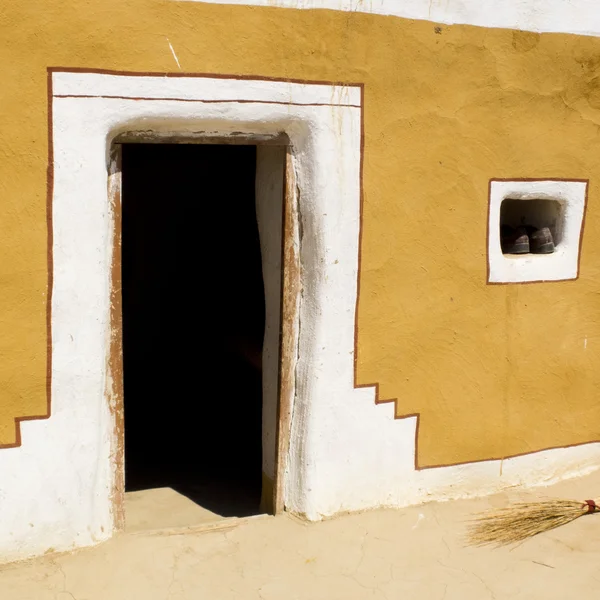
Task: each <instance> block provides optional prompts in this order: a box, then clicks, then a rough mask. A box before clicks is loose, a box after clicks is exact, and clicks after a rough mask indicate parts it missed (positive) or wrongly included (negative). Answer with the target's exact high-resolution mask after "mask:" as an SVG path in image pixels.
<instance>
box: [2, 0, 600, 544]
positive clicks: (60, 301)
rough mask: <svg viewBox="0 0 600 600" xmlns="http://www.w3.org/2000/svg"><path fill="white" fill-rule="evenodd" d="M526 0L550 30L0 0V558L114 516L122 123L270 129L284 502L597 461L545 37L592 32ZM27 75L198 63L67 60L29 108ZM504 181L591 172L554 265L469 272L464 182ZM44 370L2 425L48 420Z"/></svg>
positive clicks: (478, 193) (565, 58) (480, 214)
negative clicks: (290, 187)
mask: <svg viewBox="0 0 600 600" xmlns="http://www.w3.org/2000/svg"><path fill="white" fill-rule="evenodd" d="M405 6H409V5H405ZM448 6H452V5H450V4H449V5H448ZM464 6H465V7H467V4H464ZM473 6H474V5H473ZM503 6H504V5H503ZM507 6H509V7H510V6H513V4H508V5H507ZM515 6H516V4H515ZM519 6H520V7H523V6H525V5H524V4H519ZM544 6H545V10H544V11H541V12H540V13H539V14H542V13H544V15H546V16H548V15H550V16H551V17H552V19H553V22H554V23H559V22H560V23H561V24H562V25H561V26H562V28H563V30H564V31H566V32H567V33H565V34H554V33H545V34H541V35H539V34H538V33H531V32H524V31H510V30H503V29H496V27H497V26H498V25H502V23H499V22H496V21H494V19H493V18H492V16H490V17H489V22H488V21H486V22H485V23H478V24H479V25H482V24H483V25H486V27H483V28H478V27H471V26H467V25H458V24H457V25H448V26H446V25H440V24H439V23H434V22H429V21H408V20H405V19H402V18H396V17H393V18H392V17H387V16H384V15H379V14H367V13H361V12H356V11H354V12H348V11H321V10H315V11H311V10H283V9H280V8H275V7H259V6H241V5H240V6H233V5H217V4H210V3H203V2H180V3H178V2H173V1H170V0H169V1H164V2H163V1H149V0H144V1H142V0H132V2H128V3H125V4H123V3H117V2H114V1H113V0H109V1H108V2H107V3H104V4H102V5H94V6H92V5H77V6H74V5H73V4H72V3H70V2H66V1H63V0H59V1H58V2H55V3H53V4H52V7H49V8H47V9H44V10H40V9H39V7H35V6H33V5H28V4H22V3H12V4H10V5H9V6H7V7H5V10H4V11H3V15H2V16H1V17H0V34H1V35H2V36H3V39H5V40H6V41H7V43H6V44H5V45H4V46H3V47H2V49H0V64H1V65H2V67H3V70H2V76H1V79H2V86H0V102H1V105H2V114H1V115H0V142H1V144H0V147H1V148H2V149H3V153H4V155H5V156H4V159H3V160H2V161H0V186H1V190H2V201H1V202H2V203H1V205H0V210H1V211H2V217H3V218H2V223H3V225H2V232H3V235H2V236H1V237H0V281H1V282H2V285H3V293H2V295H1V297H0V320H1V321H2V323H3V324H4V334H3V337H2V339H1V340H0V357H1V360H0V390H1V391H2V408H1V409H0V442H1V443H2V444H3V445H4V446H5V447H4V448H3V449H0V473H1V475H2V482H1V484H0V499H1V500H2V503H3V511H4V512H3V520H2V522H1V523H0V551H1V553H2V555H4V556H9V555H10V556H27V555H30V554H32V553H37V552H41V551H45V550H47V549H48V548H50V547H52V548H56V549H58V548H60V549H65V548H68V547H71V546H72V545H85V544H90V543H94V542H95V541H98V540H100V539H104V538H105V537H107V536H108V535H110V533H111V531H112V525H113V522H114V521H113V515H112V514H111V501H110V494H111V489H112V478H113V475H114V473H113V472H112V471H111V448H112V447H113V442H114V440H112V439H111V431H112V429H111V427H110V419H111V417H110V413H109V411H108V408H107V406H106V405H105V403H104V396H103V394H104V389H105V386H106V381H104V379H103V376H104V373H105V367H106V364H105V350H106V345H107V343H108V341H107V336H108V332H107V329H106V327H107V323H108V317H109V310H110V307H109V305H108V297H109V296H108V291H109V278H108V268H109V265H110V258H111V257H110V248H111V247H112V246H111V243H110V242H111V240H110V218H111V216H110V214H109V212H108V208H107V206H106V204H105V203H104V202H105V199H106V179H107V171H106V168H107V167H106V165H107V160H106V159H107V157H106V151H107V148H108V143H109V141H110V136H111V135H113V134H116V133H120V132H122V131H127V130H130V129H131V128H132V127H134V128H137V129H139V130H160V131H164V132H178V131H185V132H186V133H189V131H190V130H191V131H195V132H199V131H220V132H221V133H232V132H234V131H251V132H253V133H256V132H258V133H260V132H265V133H270V134H273V133H278V132H279V131H281V130H282V129H283V130H285V131H287V132H288V133H289V135H290V136H291V138H292V140H293V141H294V143H295V159H296V165H297V168H298V185H299V189H300V204H301V219H302V232H303V243H302V244H301V261H302V265H303V285H304V292H303V293H304V295H303V298H302V309H301V341H300V345H299V357H300V361H299V363H298V368H297V371H296V377H297V394H296V403H295V406H294V413H293V419H292V440H294V444H297V446H292V447H291V448H290V455H289V472H288V473H287V475H286V503H287V506H288V508H289V509H291V510H294V511H296V512H299V513H303V514H306V515H307V516H308V517H309V518H311V519H317V518H320V517H321V516H323V515H332V514H335V513H338V512H342V511H346V510H359V509H363V508H369V507H373V506H382V505H389V506H400V505H404V504H410V503H416V502H422V501H424V500H427V499H433V498H435V499H441V498H453V497H459V496H469V495H477V494H484V493H490V492H492V491H494V490H498V489H503V488H505V487H507V486H512V485H520V484H526V485H533V484H539V483H543V482H548V481H551V480H554V479H558V478H563V477H568V476H573V475H576V474H579V473H583V472H586V471H587V470H589V469H592V468H595V466H596V465H597V462H598V458H600V450H599V449H598V444H597V440H599V439H600V427H599V425H598V423H599V422H600V406H599V405H598V403H597V402H596V401H595V400H596V390H597V389H598V386H599V385H600V374H599V373H598V370H597V368H596V365H597V363H598V359H599V358H600V305H599V304H598V302H597V297H598V294H599V293H600V287H599V286H600V284H599V283H598V282H599V281H600V259H599V258H598V257H600V217H599V215H598V209H597V204H598V186H597V181H596V180H597V177H598V175H599V174H600V154H599V153H597V152H595V150H594V149H595V148H596V145H597V130H598V126H599V125H600V113H599V110H600V93H599V87H598V77H600V58H599V57H600V42H599V41H598V40H597V39H595V38H593V37H583V36H580V35H570V34H569V33H568V32H571V31H573V32H576V33H585V31H584V29H585V27H587V26H589V27H592V28H593V23H594V20H593V18H592V16H590V14H588V13H585V12H580V13H577V11H573V13H569V15H568V18H563V17H564V15H563V13H562V12H561V11H560V10H558V8H557V6H558V3H556V4H552V3H548V4H547V5H544ZM561 6H563V5H562V4H561ZM502 11H504V8H502V9H501V10H499V12H500V13H502ZM496 12H498V11H496ZM486 14H488V15H492V14H496V13H493V12H489V11H488V12H487V13H486ZM536 14H537V13H536ZM576 15H577V16H576ZM404 16H409V15H404ZM546 16H544V18H546ZM588 17H589V18H588ZM424 18H426V17H424ZM432 18H433V17H432ZM494 18H495V17H494ZM576 18H577V19H579V20H578V21H577V23H578V26H577V27H575V26H572V25H571V22H572V20H573V19H576ZM569 19H571V20H569ZM449 20H452V22H456V23H460V22H461V21H460V19H458V18H454V17H453V18H452V19H449ZM504 24H505V25H510V26H513V27H520V28H522V29H526V28H530V29H535V26H534V23H533V21H528V22H527V23H525V22H523V23H519V22H514V21H509V22H506V23H504ZM557 27H558V26H557ZM115 32H118V35H115ZM48 66H65V67H75V68H79V69H81V70H83V71H87V70H90V69H104V70H113V71H128V72H129V71H136V72H142V73H149V72H154V73H168V72H175V74H176V75H178V74H183V75H186V74H187V75H189V74H191V73H204V74H206V73H208V74H215V75H216V76H217V77H214V78H213V83H211V85H210V86H208V87H207V86H204V87H202V96H201V98H200V99H201V100H202V102H197V100H198V99H199V98H198V96H197V95H195V94H196V93H197V90H191V89H190V87H189V85H188V84H187V83H185V82H186V81H187V79H186V78H185V77H177V76H169V77H167V76H157V77H147V78H146V77H125V76H114V77H113V76H107V75H102V74H100V73H91V74H89V73H87V74H86V73H79V74H78V73H71V74H70V75H69V77H63V78H62V79H61V80H60V81H56V85H55V86H54V94H55V95H56V97H55V98H54V99H53V101H52V104H51V106H52V108H53V113H50V112H49V104H48V97H47V94H48V79H47V73H46V69H47V67H48ZM226 74H229V76H226ZM231 75H233V77H231ZM238 76H245V77H247V78H248V79H247V80H245V83H244V87H243V97H240V96H239V95H236V94H237V93H238V92H239V85H240V83H239V80H238V79H236V77H238ZM265 78H272V79H274V80H276V82H275V83H274V82H273V81H267V80H265ZM200 79H202V78H200ZM204 79H206V78H204ZM208 79H211V78H210V77H208ZM286 79H295V80H302V81H311V82H314V81H321V82H329V83H325V84H323V85H311V84H308V83H305V84H302V83H296V84H285V83H282V80H286ZM332 82H343V85H340V84H339V83H337V84H335V83H332ZM356 83H358V84H361V85H362V86H364V87H363V89H364V93H363V94H362V95H361V92H360V87H359V86H356V85H354V84H356ZM231 94H233V95H231ZM73 96H76V97H73ZM132 97H135V98H136V100H128V99H127V98H132ZM159 98H162V100H160V102H158V101H157V99H159ZM240 98H241V99H242V100H244V102H240V101H239V100H240ZM222 100H231V102H226V103H223V102H221V101H222ZM266 100H268V102H265V101H266ZM310 104H314V105H318V106H308V105H310ZM250 107H252V109H251V111H250ZM249 111H250V112H249ZM361 119H362V123H361ZM49 126H52V127H53V129H52V131H53V135H54V137H53V138H49V131H50V129H49ZM361 126H362V127H361ZM361 136H362V137H361ZM49 139H50V141H51V146H50V150H51V152H50V155H49V154H48V140H49ZM361 151H362V163H361ZM334 162H335V165H337V166H334V164H333V163H334ZM48 167H50V168H49V169H48V170H47V168H48ZM361 167H362V178H361ZM48 173H50V174H51V175H52V174H53V175H54V188H53V189H51V190H50V191H51V195H50V198H52V199H56V198H57V196H56V194H59V195H60V197H61V198H63V199H66V200H64V201H63V203H62V204H61V203H60V202H59V203H57V204H54V205H53V206H54V208H56V207H59V208H58V209H56V212H53V210H54V209H53V210H47V205H46V201H47V197H48V196H47V191H48V188H47V183H48V181H52V180H51V178H50V179H49V178H48ZM521 178H536V179H567V180H588V181H589V184H588V203H587V208H586V211H585V215H584V218H585V225H584V233H583V238H582V243H581V247H580V249H579V252H580V255H579V257H578V259H579V270H578V278H577V279H573V280H570V281H560V282H559V281H556V282H550V283H540V284H535V285H528V284H523V285H521V284H517V285H487V236H486V231H487V226H488V203H489V194H488V191H489V182H490V180H491V179H515V180H517V179H521ZM361 185H362V187H361ZM361 190H362V195H363V204H362V221H361V213H360V195H361ZM51 216H53V217H54V221H53V222H50V223H49V221H48V217H51ZM75 222H77V223H78V225H76V226H74V223H75ZM48 231H50V232H53V233H54V238H53V239H52V238H51V239H50V247H51V248H52V249H53V252H54V257H53V259H54V271H52V269H51V268H50V267H51V266H52V265H51V264H49V262H48V239H47V234H48ZM359 233H360V236H361V237H360V240H359ZM65 236H66V237H65ZM71 236H75V237H71ZM359 241H360V244H359ZM359 249H360V256H359ZM52 272H53V273H54V281H50V282H49V283H50V285H49V283H48V274H49V273H52ZM81 273H85V276H84V277H83V278H82V275H81ZM84 284H85V285H84ZM323 290H326V291H323ZM52 291H53V292H54V293H53V297H52V304H51V307H52V313H51V316H52V321H51V324H52V326H53V330H52V337H51V338H50V340H49V339H48V328H47V318H48V312H47V309H48V306H49V294H50V292H52ZM357 291H358V292H359V293H357ZM357 301H358V311H357V312H355V308H356V303H357ZM57 325H58V328H57ZM49 341H50V342H51V343H50V344H49ZM48 357H50V358H52V359H53V362H52V365H51V367H52V368H51V370H49V369H48V362H47V360H48ZM50 375H51V377H50ZM50 384H51V391H52V405H51V407H50V408H51V416H50V418H49V419H39V418H38V419H37V420H31V421H28V420H23V421H22V422H21V423H20V427H17V428H15V418H17V419H21V420H22V419H29V418H34V417H47V416H49V413H48V404H47V400H48V396H47V393H46V392H47V386H49V385H50ZM376 399H377V400H378V401H379V402H383V401H386V400H390V401H391V400H394V403H389V404H383V405H381V406H378V405H376V403H375V400H376ZM394 417H397V418H396V419H394ZM19 432H20V434H19ZM157 443H160V441H158V442H157ZM24 474H27V476H25V475H24Z"/></svg>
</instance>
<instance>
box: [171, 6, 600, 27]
mask: <svg viewBox="0 0 600 600" xmlns="http://www.w3.org/2000/svg"><path fill="white" fill-rule="evenodd" d="M176 1H181V0H176ZM188 1H191V2H203V3H206V4H236V5H246V6H269V7H274V6H275V7H281V8H295V9H328V10H340V11H344V12H358V13H369V14H375V15H386V16H394V17H404V18H406V19H417V20H424V21H433V22H435V23H445V24H448V25H451V24H463V25H478V26H480V27H500V28H506V29H520V30H524V31H534V32H558V33H578V34H582V35H593V36H597V35H600V11H598V6H597V3H596V2H594V1H593V0H502V1H501V2H498V0H188Z"/></svg>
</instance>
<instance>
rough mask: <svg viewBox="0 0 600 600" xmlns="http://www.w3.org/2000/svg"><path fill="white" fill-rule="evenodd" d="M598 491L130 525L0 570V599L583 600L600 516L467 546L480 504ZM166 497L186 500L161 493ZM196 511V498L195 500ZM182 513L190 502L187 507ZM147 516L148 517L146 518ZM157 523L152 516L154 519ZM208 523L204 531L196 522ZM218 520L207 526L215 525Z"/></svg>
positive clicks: (594, 577)
mask: <svg viewBox="0 0 600 600" xmlns="http://www.w3.org/2000/svg"><path fill="white" fill-rule="evenodd" d="M599 495H600V472H597V473H594V474H592V475H589V476H587V477H584V478H580V479H576V480H570V481H565V482H562V483H560V484H558V485H555V486H552V487H546V488H537V489H534V490H529V491H527V492H524V491H518V490H512V491H510V492H508V493H504V494H500V495H495V496H491V497H488V498H484V499H478V500H468V501H455V502H446V503H431V504H427V505H423V506H418V507H413V508H408V509H403V510H377V511H371V512H366V513H362V514H354V515H348V516H343V517H338V518H335V519H332V520H329V521H324V522H320V523H304V522H301V521H299V520H297V519H295V518H293V517H290V516H282V517H267V516H264V517H260V516H259V517H252V518H248V519H238V520H235V519H234V520H226V521H223V520H220V521H219V520H211V519H208V521H211V522H206V523H204V524H203V525H202V524H200V525H198V526H196V528H188V529H185V528H179V529H177V528H171V529H163V530H154V531H148V530H146V531H144V527H143V518H145V517H143V514H144V515H146V517H148V513H147V512H146V513H143V514H142V512H143V510H148V508H147V506H146V508H145V509H144V508H143V506H144V500H143V498H139V497H138V498H133V499H132V505H133V506H136V505H137V506H138V507H139V506H141V507H142V509H143V510H142V509H140V513H139V515H142V516H141V517H140V518H138V520H137V521H136V522H135V524H134V526H133V527H132V530H131V531H130V532H129V533H127V534H123V535H120V536H118V537H116V538H115V539H113V540H112V541H110V542H107V543H105V544H102V545H100V546H97V547H95V548H90V549H84V550H80V551H78V552H74V553H71V554H62V555H54V556H52V555H48V556H45V557H42V558H40V559H36V560H33V561H30V562H25V563H16V564H12V565H6V566H4V567H1V568H0V598H2V599H3V600H4V599H6V600H137V599H140V600H142V599H143V600H203V599H206V600H233V599H239V600H254V599H256V600H321V599H322V600H353V599H356V600H371V599H373V600H400V599H401V600H412V599H415V600H417V599H418V600H429V599H432V600H471V599H472V600H486V599H494V600H500V599H504V598H511V599H515V600H516V599H522V600H532V599H533V600H537V599H544V600H569V599H571V598H577V599H578V600H588V599H590V600H591V599H597V598H600V514H599V515H590V516H586V517H583V518H581V519H579V520H577V521H575V522H574V523H572V524H570V525H567V526H565V527H563V528H561V529H558V530H555V531H554V532H551V533H548V534H545V535H543V536H538V537H537V538H534V539H532V540H530V541H528V542H526V543H523V544H521V545H519V546H516V547H511V548H501V549H491V548H483V549H482V548H473V547H469V546H466V545H465V542H464V532H465V525H466V522H467V521H468V520H469V519H470V518H471V517H472V516H473V515H474V514H475V513H478V512H479V511H482V510H486V509H488V508H490V507H498V506H505V505H506V504H508V503H509V502H513V501H515V500H522V499H525V498H526V499H543V498H549V497H560V498H566V499H586V498H589V497H592V498H593V497H594V496H596V497H598V496H599ZM160 498H161V506H162V505H163V504H164V503H167V504H168V503H169V502H170V500H169V498H171V499H172V501H173V503H175V504H177V503H181V498H177V496H176V495H172V496H170V495H169V494H168V493H166V492H161V496H160ZM188 508H189V507H188ZM179 510H180V514H182V515H183V513H184V512H185V510H187V509H186V508H185V507H184V506H183V505H180V509H179ZM142 517H143V518H142ZM150 520H151V519H150ZM202 528H205V529H206V528H208V530H204V531H201V529H202ZM211 528H212V529H211Z"/></svg>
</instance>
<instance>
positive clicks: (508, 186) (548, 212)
mask: <svg viewBox="0 0 600 600" xmlns="http://www.w3.org/2000/svg"><path fill="white" fill-rule="evenodd" d="M587 185H588V182H587V181H583V180H572V181H566V180H551V179H550V180H513V181H511V180H498V179H494V180H492V181H491V182H490V198H489V203H490V204H489V221H488V283H524V282H532V281H563V280H566V279H577V276H578V274H579V252H580V245H581V231H582V224H583V215H584V212H585V203H586V197H587ZM501 225H510V226H513V227H517V226H520V225H531V226H533V227H538V228H539V227H549V228H550V231H551V232H552V236H553V238H554V245H555V250H554V252H553V253H552V254H503V252H502V247H501V243H500V227H501Z"/></svg>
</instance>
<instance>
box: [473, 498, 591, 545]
mask: <svg viewBox="0 0 600 600" xmlns="http://www.w3.org/2000/svg"><path fill="white" fill-rule="evenodd" d="M598 510H600V507H599V506H598V505H596V503H595V502H594V501H593V500H585V501H584V502H578V501H573V500H547V501H542V502H522V503H520V504H516V505H515V506H510V507H508V508H502V509H500V510H497V511H494V512H491V513H488V514H486V515H483V516H481V517H479V518H478V519H477V520H476V522H475V523H473V524H472V525H471V527H470V530H469V541H470V542H471V543H472V544H475V545H477V546H482V545H487V544H495V545H498V546H503V545H507V544H513V543H517V542H522V541H524V540H526V539H528V538H530V537H533V536H534V535H537V534H538V533H543V532H545V531H550V530H551V529H555V528H556V527H561V526H562V525H566V524H567V523H570V522H571V521H574V520H575V519H578V518H579V517H582V516H583V515H587V514H590V513H593V512H596V511H598Z"/></svg>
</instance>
